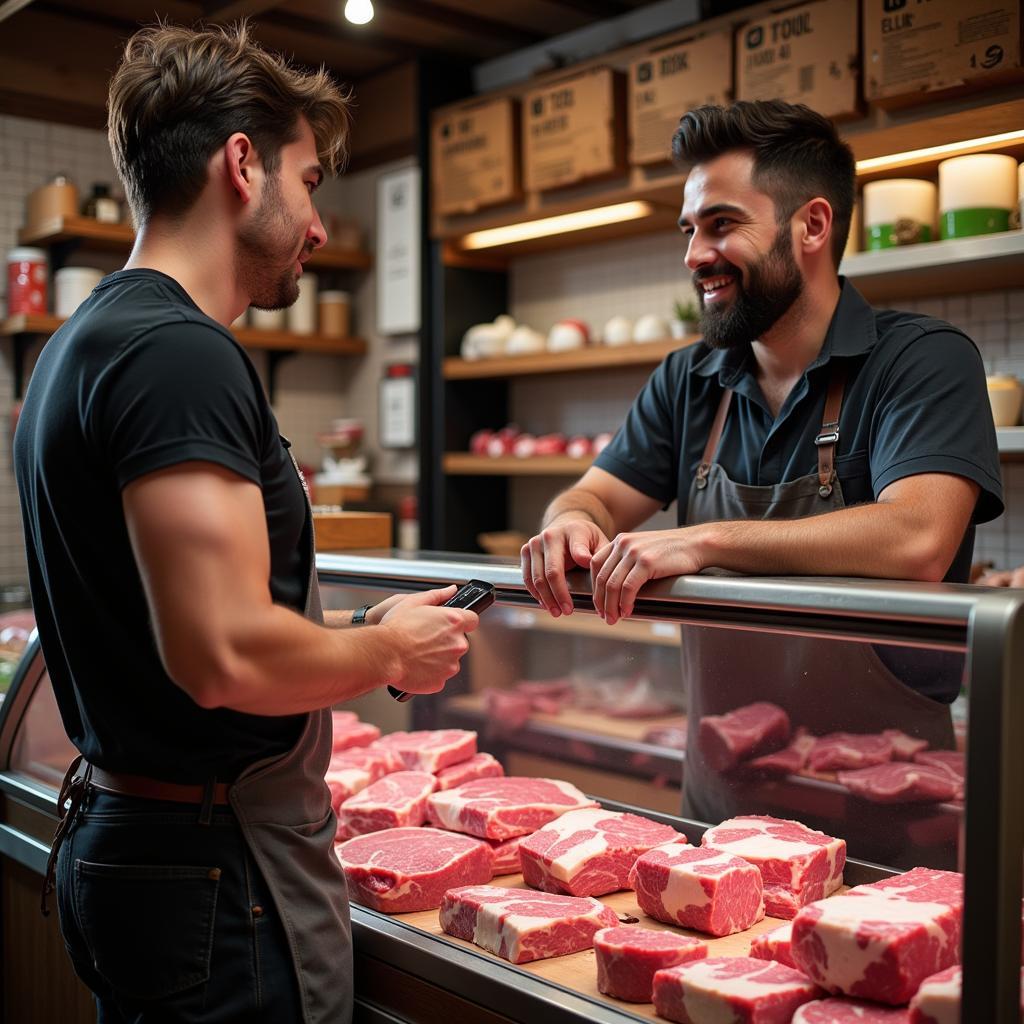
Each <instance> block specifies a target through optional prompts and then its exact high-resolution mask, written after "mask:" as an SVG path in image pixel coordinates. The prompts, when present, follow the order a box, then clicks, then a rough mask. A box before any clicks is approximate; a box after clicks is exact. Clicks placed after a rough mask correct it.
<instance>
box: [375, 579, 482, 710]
mask: <svg viewBox="0 0 1024 1024" xmlns="http://www.w3.org/2000/svg"><path fill="white" fill-rule="evenodd" d="M492 604H494V586H493V584H491V583H485V582H484V581H483V580H470V581H469V582H468V583H463V584H462V586H461V587H459V589H458V590H457V591H455V593H454V594H453V595H452V596H451V598H449V600H447V601H445V603H444V605H443V606H442V607H444V608H466V609H468V610H469V611H471V612H476V613H477V615H480V614H481V613H482V612H484V611H486V610H487V609H488V608H490V607H491V605H492ZM388 693H390V694H391V696H392V697H394V698H395V700H398V701H407V700H409V698H410V697H412V696H414V694H411V693H406V692H405V690H400V689H398V687H397V686H389V687H388Z"/></svg>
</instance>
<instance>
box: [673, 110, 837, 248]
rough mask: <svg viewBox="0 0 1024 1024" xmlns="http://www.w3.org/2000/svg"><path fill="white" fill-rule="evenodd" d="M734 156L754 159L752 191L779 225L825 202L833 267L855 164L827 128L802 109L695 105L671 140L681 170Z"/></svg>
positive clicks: (831, 127)
mask: <svg viewBox="0 0 1024 1024" xmlns="http://www.w3.org/2000/svg"><path fill="white" fill-rule="evenodd" d="M734 150H748V151H749V152H750V153H752V154H753V157H754V172H753V182H754V185H755V186H756V187H757V188H759V189H760V190H761V191H762V192H765V193H766V194H767V195H770V196H771V197H772V199H773V200H774V202H775V215H776V219H777V220H778V222H779V224H785V223H787V222H788V221H789V219H790V217H792V216H793V214H794V212H795V211H796V210H797V209H799V208H800V207H801V206H802V205H803V204H804V203H806V202H807V201H808V200H810V199H814V198H815V197H816V196H822V197H823V198H825V199H827V200H828V202H829V205H830V206H831V207H832V259H833V261H834V262H835V265H836V266H837V267H838V266H839V262H840V260H841V259H842V258H843V250H844V249H845V248H846V239H847V236H848V235H849V233H850V221H851V219H852V217H853V204H854V200H855V198H856V163H855V161H854V158H853V152H852V150H851V149H850V147H849V146H848V145H847V144H846V143H845V142H843V140H842V139H841V138H840V137H839V134H838V133H837V132H836V129H835V126H834V125H833V124H832V122H831V121H829V120H828V118H826V117H823V116H822V115H821V114H819V113H817V112H816V111H814V110H811V108H810V107H805V106H804V105H803V104H801V103H785V102H784V101H782V100H740V101H738V102H737V103H734V104H732V106H729V107H720V106H715V105H713V104H707V105H705V106H702V107H695V108H694V109H693V110H691V111H689V112H688V113H686V114H684V115H683V116H682V117H681V118H680V120H679V127H678V128H677V129H676V133H675V135H674V136H673V137H672V154H673V156H674V157H675V160H676V162H677V163H678V164H679V165H680V166H681V167H684V168H689V167H692V166H693V165H694V164H701V163H706V162H707V161H709V160H714V159H715V158H716V157H719V156H722V155H723V154H724V153H730V152H732V151H734Z"/></svg>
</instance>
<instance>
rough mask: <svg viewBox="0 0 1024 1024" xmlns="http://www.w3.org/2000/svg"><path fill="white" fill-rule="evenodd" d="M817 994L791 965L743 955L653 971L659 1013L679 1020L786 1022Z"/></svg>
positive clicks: (698, 1023)
mask: <svg viewBox="0 0 1024 1024" xmlns="http://www.w3.org/2000/svg"><path fill="white" fill-rule="evenodd" d="M819 995H821V989H819V988H818V986H817V985H815V984H814V983H813V982H812V981H810V980H809V979H808V978H807V977H805V976H804V975H803V974H801V973H800V972H799V971H794V970H793V968H792V967H787V966H786V965H785V964H775V963H765V961H764V960H754V959H752V958H751V957H746V956H737V957H731V956H716V957H711V958H710V959H708V960H696V961H694V962H693V963H689V964H681V965H680V966H679V967H670V968H668V970H664V971H658V973H657V974H655V976H654V1008H655V1010H657V1011H658V1016H659V1017H667V1018H668V1019H669V1020H676V1021H682V1022H683V1024H711V1022H714V1024H719V1022H722V1024H788V1022H789V1021H790V1020H792V1018H793V1013H794V1012H795V1011H796V1009H797V1007H798V1006H801V1005H802V1004H804V1003H808V1002H810V1001H811V1000H812V999H816V998H817V997H818V996H819Z"/></svg>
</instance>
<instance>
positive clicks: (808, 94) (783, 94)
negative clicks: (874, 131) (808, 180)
mask: <svg viewBox="0 0 1024 1024" xmlns="http://www.w3.org/2000/svg"><path fill="white" fill-rule="evenodd" d="M857 16H858V11H857V3H856V0H815V2H813V3H807V4H798V5H797V6H794V7H786V8H779V10H778V11H777V12H776V13H774V14H770V15H768V16H767V17H764V18H760V19H758V20H757V21H752V22H748V23H747V24H746V25H742V26H741V27H740V28H739V29H737V31H736V98H737V99H738V100H768V99H780V100H787V101H788V102H790V103H805V104H806V105H807V106H809V107H811V108H812V109H813V110H816V111H818V113H819V114H824V115H825V116H826V117H833V118H841V117H852V116H855V115H856V114H857V113H858V112H859V106H860V104H859V94H858V88H857V84H858V81H857V80H858V77H859V73H860V66H859V46H858V38H859V36H858V32H857Z"/></svg>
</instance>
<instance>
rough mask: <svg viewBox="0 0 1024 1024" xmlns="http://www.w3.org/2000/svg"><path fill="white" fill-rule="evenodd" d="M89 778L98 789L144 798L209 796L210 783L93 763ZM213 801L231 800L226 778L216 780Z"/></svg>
mask: <svg viewBox="0 0 1024 1024" xmlns="http://www.w3.org/2000/svg"><path fill="white" fill-rule="evenodd" d="M89 782H90V783H91V784H92V785H93V786H95V787H96V788H97V789H105V790H107V791H108V792H110V793H120V794H121V795H122V796H137V797H141V798H142V799H144V800H171V801H173V802H174V803H181V804H201V803H203V801H204V800H206V799H208V796H207V787H206V786H204V785H194V786H189V785H182V784H180V783H177V782H161V781H160V780H159V779H150V778H147V777H146V776H145V775H125V774H123V773H122V772H106V771H104V770H103V769H102V768H97V767H96V765H93V766H92V774H91V775H90V776H89ZM212 788H213V799H212V801H210V802H211V803H214V804H226V803H228V790H229V789H230V788H231V787H230V785H229V783H227V782H216V783H214V785H213V787H212Z"/></svg>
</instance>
